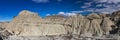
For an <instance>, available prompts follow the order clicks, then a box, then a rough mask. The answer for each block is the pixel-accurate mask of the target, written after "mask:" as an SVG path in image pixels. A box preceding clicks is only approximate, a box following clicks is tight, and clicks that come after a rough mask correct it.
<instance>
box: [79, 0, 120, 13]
mask: <svg viewBox="0 0 120 40" xmlns="http://www.w3.org/2000/svg"><path fill="white" fill-rule="evenodd" d="M93 4H96V5H93ZM99 7H102V8H99ZM81 8H84V9H85V10H83V11H89V12H99V13H112V12H114V11H116V10H120V0H92V1H91V2H86V3H84V5H83V6H81Z"/></svg>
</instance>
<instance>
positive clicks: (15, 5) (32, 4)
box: [0, 0, 120, 21]
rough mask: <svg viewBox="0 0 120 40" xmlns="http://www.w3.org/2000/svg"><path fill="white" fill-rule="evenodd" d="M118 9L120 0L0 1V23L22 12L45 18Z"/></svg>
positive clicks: (108, 11)
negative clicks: (33, 13)
mask: <svg viewBox="0 0 120 40" xmlns="http://www.w3.org/2000/svg"><path fill="white" fill-rule="evenodd" d="M119 9H120V0H0V21H9V20H11V19H12V18H13V16H17V15H18V14H19V12H20V11H22V10H29V11H32V12H37V13H38V14H39V15H40V16H41V17H45V16H46V15H53V14H64V15H75V13H81V14H84V15H86V14H88V12H98V13H112V12H113V11H116V10H119Z"/></svg>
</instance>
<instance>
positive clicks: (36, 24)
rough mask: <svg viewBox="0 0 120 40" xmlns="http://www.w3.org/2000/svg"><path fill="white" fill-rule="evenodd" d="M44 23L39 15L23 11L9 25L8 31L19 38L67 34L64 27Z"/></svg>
mask: <svg viewBox="0 0 120 40" xmlns="http://www.w3.org/2000/svg"><path fill="white" fill-rule="evenodd" d="M42 21H43V20H42V19H41V17H39V16H38V14H36V13H34V12H30V11H27V10H23V11H21V12H20V13H19V15H18V16H16V17H15V18H14V19H13V20H12V21H11V22H10V23H9V24H8V25H7V27H6V30H8V31H9V32H10V33H12V34H14V35H17V36H42V35H60V34H65V33H66V31H65V28H64V26H62V25H59V24H56V25H53V24H42ZM43 22H44V21H43Z"/></svg>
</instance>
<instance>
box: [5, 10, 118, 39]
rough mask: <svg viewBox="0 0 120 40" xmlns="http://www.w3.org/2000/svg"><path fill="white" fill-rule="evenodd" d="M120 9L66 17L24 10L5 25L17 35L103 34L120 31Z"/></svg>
mask: <svg viewBox="0 0 120 40" xmlns="http://www.w3.org/2000/svg"><path fill="white" fill-rule="evenodd" d="M119 14H120V13H119V11H117V12H114V13H113V14H96V13H91V14H89V15H87V16H82V15H81V14H77V15H72V16H68V17H64V16H62V15H52V16H47V17H45V18H41V17H39V15H38V14H37V13H34V12H30V11H27V10H23V11H21V12H20V13H19V15H18V16H16V17H14V19H13V20H12V21H11V22H10V23H7V24H6V25H5V30H7V31H8V32H9V33H11V34H12V35H15V36H46V35H62V34H70V35H79V36H88V37H90V36H103V35H109V34H110V33H111V32H112V31H114V30H116V29H117V31H119V30H118V29H119V27H120V26H119V25H120V16H119Z"/></svg>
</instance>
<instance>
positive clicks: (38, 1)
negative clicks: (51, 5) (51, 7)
mask: <svg viewBox="0 0 120 40" xmlns="http://www.w3.org/2000/svg"><path fill="white" fill-rule="evenodd" d="M32 1H34V2H36V3H47V2H49V0H32Z"/></svg>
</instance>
